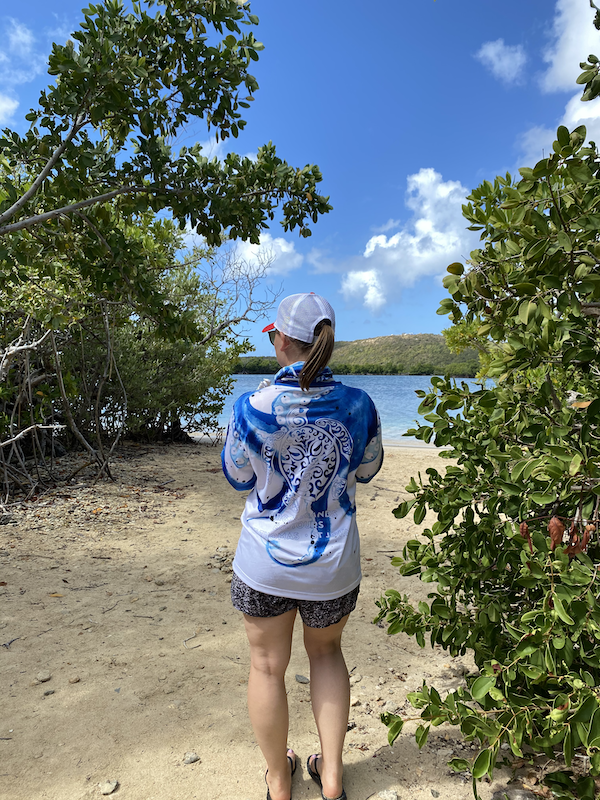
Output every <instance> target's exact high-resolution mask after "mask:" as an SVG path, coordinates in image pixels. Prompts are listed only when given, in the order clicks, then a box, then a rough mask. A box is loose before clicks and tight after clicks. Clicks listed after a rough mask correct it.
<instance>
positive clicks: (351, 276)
mask: <svg viewBox="0 0 600 800" xmlns="http://www.w3.org/2000/svg"><path fill="white" fill-rule="evenodd" d="M342 293H343V294H344V296H345V297H346V298H347V299H350V298H360V299H362V301H363V305H365V306H366V307H367V308H368V309H369V310H370V311H379V310H380V309H381V308H382V307H383V306H384V305H385V293H384V291H383V289H382V286H381V282H380V279H379V274H378V272H377V270H374V269H369V270H362V271H361V270H356V271H354V272H349V273H348V274H347V275H345V276H344V278H343V280H342Z"/></svg>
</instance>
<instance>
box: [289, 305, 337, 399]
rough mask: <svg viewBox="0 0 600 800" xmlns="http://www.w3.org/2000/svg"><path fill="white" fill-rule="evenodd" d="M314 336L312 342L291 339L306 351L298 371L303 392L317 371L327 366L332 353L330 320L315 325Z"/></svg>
mask: <svg viewBox="0 0 600 800" xmlns="http://www.w3.org/2000/svg"><path fill="white" fill-rule="evenodd" d="M315 336H316V339H315V341H314V342H313V343H312V344H307V343H306V342H301V341H300V340H299V339H292V340H291V341H292V342H294V344H295V345H297V346H298V348H299V349H300V350H301V351H302V352H303V353H306V360H305V362H304V366H303V367H302V371H301V372H300V388H301V389H302V391H303V392H306V391H308V387H309V386H310V384H311V383H312V382H313V381H314V379H315V378H316V377H317V375H318V374H319V372H321V370H322V369H323V368H324V367H326V366H327V364H328V363H329V359H330V358H331V354H332V353H333V345H334V341H335V338H334V335H333V328H332V327H331V321H330V320H328V319H323V320H321V322H319V323H318V325H317V326H316V327H315ZM288 338H289V337H288Z"/></svg>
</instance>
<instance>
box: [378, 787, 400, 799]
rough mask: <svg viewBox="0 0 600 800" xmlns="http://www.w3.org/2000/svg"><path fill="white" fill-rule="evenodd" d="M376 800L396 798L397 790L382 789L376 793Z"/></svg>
mask: <svg viewBox="0 0 600 800" xmlns="http://www.w3.org/2000/svg"><path fill="white" fill-rule="evenodd" d="M377 797H378V800H398V792H395V791H394V790H393V789H384V790H383V791H382V792H379V794H378V795H377Z"/></svg>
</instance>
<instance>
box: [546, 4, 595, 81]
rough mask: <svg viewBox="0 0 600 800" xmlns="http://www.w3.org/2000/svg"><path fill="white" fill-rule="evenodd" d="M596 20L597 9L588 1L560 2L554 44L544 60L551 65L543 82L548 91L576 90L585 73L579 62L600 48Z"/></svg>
mask: <svg viewBox="0 0 600 800" xmlns="http://www.w3.org/2000/svg"><path fill="white" fill-rule="evenodd" d="M593 19H594V9H593V8H591V6H590V4H589V2H588V0H557V3H556V14H555V17H554V21H553V25H552V41H551V43H550V46H549V48H548V52H547V53H545V54H544V61H546V62H547V63H548V64H549V65H550V66H549V67H548V69H547V70H546V72H545V73H544V75H543V76H542V80H541V85H542V89H543V90H544V91H545V92H556V91H571V90H572V89H573V86H574V84H575V79H576V78H577V76H578V75H579V74H580V72H581V69H580V67H579V63H580V62H581V61H584V60H585V59H586V58H587V56H588V55H589V53H596V51H597V50H598V49H599V48H598V44H599V42H598V31H597V30H596V29H595V28H594V25H593Z"/></svg>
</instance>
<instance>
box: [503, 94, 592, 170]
mask: <svg viewBox="0 0 600 800" xmlns="http://www.w3.org/2000/svg"><path fill="white" fill-rule="evenodd" d="M559 125H564V126H565V127H566V128H568V129H569V130H570V131H572V130H573V129H574V128H578V127H579V126H580V125H585V127H586V131H587V138H586V141H590V140H591V141H593V142H596V143H597V144H600V98H596V99H595V100H591V101H589V102H586V103H582V102H581V92H577V93H576V94H574V95H573V97H572V98H571V99H570V100H569V102H568V103H567V105H566V106H565V111H564V114H563V115H562V117H561V119H560V120H559V122H558V123H557V125H556V127H558V126H559ZM555 139H556V128H545V127H543V126H541V125H536V126H534V127H532V128H529V129H528V130H526V131H525V133H524V134H523V135H522V136H521V139H520V142H519V143H518V149H519V163H518V165H517V166H519V167H533V166H534V165H535V164H537V162H538V161H540V160H541V159H542V158H546V157H547V156H548V155H549V154H551V153H552V152H553V150H552V143H553V142H554V140H555Z"/></svg>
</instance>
